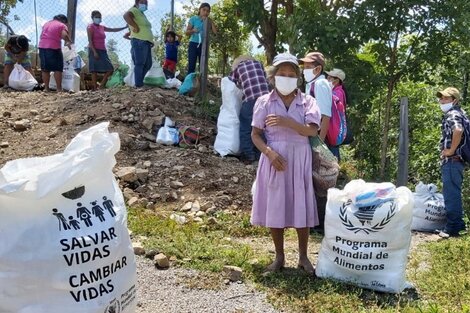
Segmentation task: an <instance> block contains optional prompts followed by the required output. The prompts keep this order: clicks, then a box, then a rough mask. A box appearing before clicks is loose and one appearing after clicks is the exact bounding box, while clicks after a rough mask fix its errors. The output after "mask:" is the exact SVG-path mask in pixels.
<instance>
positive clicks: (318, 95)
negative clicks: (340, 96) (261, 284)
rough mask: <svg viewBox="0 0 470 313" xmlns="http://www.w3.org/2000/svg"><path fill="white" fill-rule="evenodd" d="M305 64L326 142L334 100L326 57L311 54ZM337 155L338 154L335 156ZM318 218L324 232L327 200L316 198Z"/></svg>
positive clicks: (321, 131) (310, 90)
mask: <svg viewBox="0 0 470 313" xmlns="http://www.w3.org/2000/svg"><path fill="white" fill-rule="evenodd" d="M299 61H300V62H301V63H303V66H304V70H303V74H304V78H305V82H306V85H305V94H308V95H311V96H312V97H314V98H315V99H316V100H317V104H318V107H319V108H320V113H321V122H320V134H319V136H320V138H321V139H322V140H323V141H325V137H326V134H327V133H328V127H329V125H330V118H331V105H332V103H333V102H332V99H333V92H332V89H331V86H330V84H329V83H328V80H327V79H326V78H325V75H324V72H323V68H324V66H325V57H324V56H323V54H322V53H320V52H309V53H307V55H305V57H304V58H302V59H299ZM329 148H330V150H332V151H331V152H332V153H333V154H335V152H334V151H333V150H334V149H338V155H339V148H338V147H329ZM335 155H337V154H335ZM316 200H317V209H318V218H319V221H320V225H318V226H317V227H315V230H317V231H319V232H323V222H324V220H325V207H326V198H325V197H318V196H316Z"/></svg>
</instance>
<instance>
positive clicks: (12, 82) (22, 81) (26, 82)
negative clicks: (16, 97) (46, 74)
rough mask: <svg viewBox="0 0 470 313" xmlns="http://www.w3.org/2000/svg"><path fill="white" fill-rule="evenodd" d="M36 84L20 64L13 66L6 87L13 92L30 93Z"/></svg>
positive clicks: (34, 79)
mask: <svg viewBox="0 0 470 313" xmlns="http://www.w3.org/2000/svg"><path fill="white" fill-rule="evenodd" d="M37 84H38V81H37V80H36V78H34V76H33V74H31V73H30V72H29V71H27V70H26V69H25V68H24V67H23V66H21V65H20V64H15V65H14V67H13V70H12V71H11V74H10V76H9V77H8V85H9V86H10V87H11V88H13V89H15V90H22V91H31V90H33V89H34V87H35V86H36V85H37Z"/></svg>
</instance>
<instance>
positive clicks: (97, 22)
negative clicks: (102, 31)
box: [93, 17, 101, 25]
mask: <svg viewBox="0 0 470 313" xmlns="http://www.w3.org/2000/svg"><path fill="white" fill-rule="evenodd" d="M93 23H94V24H97V25H98V24H100V23H101V18H100V17H94V18H93Z"/></svg>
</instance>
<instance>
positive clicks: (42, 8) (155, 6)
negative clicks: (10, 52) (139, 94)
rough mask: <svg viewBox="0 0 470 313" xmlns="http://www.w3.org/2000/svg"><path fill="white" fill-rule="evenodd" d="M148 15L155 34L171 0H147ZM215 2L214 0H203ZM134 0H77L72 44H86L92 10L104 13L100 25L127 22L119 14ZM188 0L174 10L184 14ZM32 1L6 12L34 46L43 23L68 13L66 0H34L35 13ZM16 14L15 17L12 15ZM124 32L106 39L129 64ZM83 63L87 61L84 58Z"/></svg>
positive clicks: (177, 0)
mask: <svg viewBox="0 0 470 313" xmlns="http://www.w3.org/2000/svg"><path fill="white" fill-rule="evenodd" d="M148 2H149V7H148V11H147V12H145V14H146V16H147V18H148V19H149V21H150V22H151V23H152V30H153V32H154V33H155V32H156V31H157V30H160V19H161V18H163V17H164V16H165V14H167V13H170V12H171V1H170V0H149V1H148ZM205 2H209V3H210V4H214V3H216V2H217V0H206V1H205ZM133 3H134V1H133V0H78V1H77V4H78V6H77V24H76V30H75V46H76V49H77V50H78V51H80V50H83V48H84V47H85V46H86V45H87V44H88V39H87V32H86V26H87V25H88V24H89V23H91V16H90V15H91V11H93V10H98V11H100V12H101V14H102V16H103V22H102V25H105V26H107V27H111V28H117V27H123V26H125V25H126V23H125V22H124V19H123V18H122V15H123V14H124V13H125V12H126V11H127V10H128V9H129V8H130V7H131V6H132V5H133ZM189 3H190V1H183V0H175V13H176V14H180V13H183V5H185V4H189ZM34 8H35V7H34V0H24V1H23V3H19V2H18V4H17V6H16V8H14V9H13V10H12V11H11V12H10V15H9V20H10V26H11V27H12V28H13V31H14V32H15V33H17V34H21V35H25V36H27V37H28V38H29V39H30V40H31V42H30V44H31V45H33V46H36V45H37V41H36V25H37V36H40V34H41V29H42V25H44V23H46V22H47V21H49V20H51V19H52V18H53V17H54V16H55V15H57V14H64V15H67V0H36V9H37V14H36V15H35V14H34ZM15 15H17V16H18V17H19V19H18V20H15V19H14V18H13V17H14V16H15ZM36 20H37V23H36V22H35V21H36ZM124 32H125V31H122V32H119V33H109V32H108V33H106V40H109V39H114V40H116V41H117V42H118V45H117V49H118V50H119V51H118V55H119V56H120V58H121V60H123V61H124V62H125V63H127V64H129V63H130V42H129V41H128V40H125V39H123V38H122V36H123V35H124ZM85 62H86V60H85Z"/></svg>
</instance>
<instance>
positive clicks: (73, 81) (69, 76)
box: [49, 61, 80, 92]
mask: <svg viewBox="0 0 470 313" xmlns="http://www.w3.org/2000/svg"><path fill="white" fill-rule="evenodd" d="M49 88H50V89H52V90H57V83H56V81H55V77H54V72H51V79H50V81H49ZM62 89H63V90H67V91H73V92H79V91H80V75H78V74H77V72H75V70H74V68H73V64H72V61H67V62H64V70H63V72H62Z"/></svg>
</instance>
